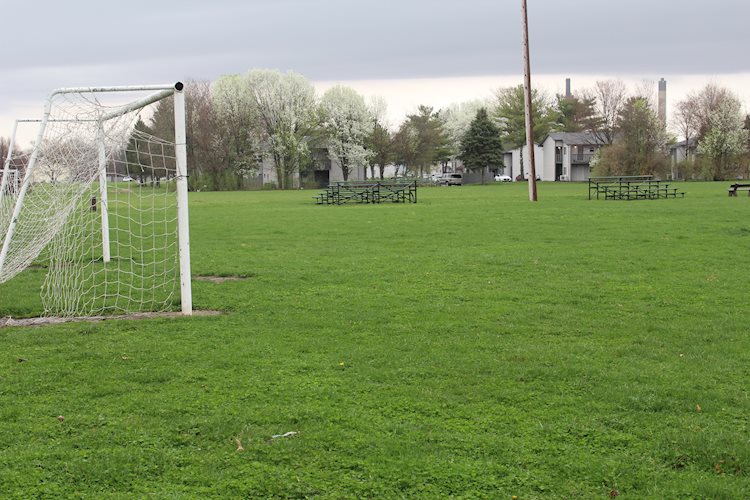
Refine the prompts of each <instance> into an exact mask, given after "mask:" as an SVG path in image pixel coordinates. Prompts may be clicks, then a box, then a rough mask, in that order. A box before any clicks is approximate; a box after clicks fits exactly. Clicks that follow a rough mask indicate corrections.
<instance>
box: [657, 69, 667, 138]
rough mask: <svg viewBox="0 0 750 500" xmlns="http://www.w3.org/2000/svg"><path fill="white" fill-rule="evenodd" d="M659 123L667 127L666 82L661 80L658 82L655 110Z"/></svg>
mask: <svg viewBox="0 0 750 500" xmlns="http://www.w3.org/2000/svg"><path fill="white" fill-rule="evenodd" d="M657 114H658V116H659V122H661V124H662V125H663V126H664V127H666V126H667V81H666V80H665V79H664V78H662V79H661V80H659V107H658V109H657Z"/></svg>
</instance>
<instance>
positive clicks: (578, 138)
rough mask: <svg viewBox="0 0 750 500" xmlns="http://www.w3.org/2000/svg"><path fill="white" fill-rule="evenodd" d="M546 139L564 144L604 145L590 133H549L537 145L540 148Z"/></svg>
mask: <svg viewBox="0 0 750 500" xmlns="http://www.w3.org/2000/svg"><path fill="white" fill-rule="evenodd" d="M548 138H552V139H554V140H556V141H562V142H563V143H564V144H576V145H578V144H604V141H603V140H601V139H600V138H599V137H597V136H596V135H595V134H592V133H591V132H551V133H549V134H548V135H547V137H545V138H544V139H543V140H542V142H540V143H539V145H540V146H541V145H542V144H543V143H544V141H546V140H547V139H548Z"/></svg>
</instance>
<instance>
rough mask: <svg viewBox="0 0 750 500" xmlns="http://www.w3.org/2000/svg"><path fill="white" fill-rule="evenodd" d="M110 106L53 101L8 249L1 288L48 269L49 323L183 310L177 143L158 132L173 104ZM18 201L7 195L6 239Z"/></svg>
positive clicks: (85, 96)
mask: <svg viewBox="0 0 750 500" xmlns="http://www.w3.org/2000/svg"><path fill="white" fill-rule="evenodd" d="M117 96H118V97H120V98H122V97H128V98H130V99H131V102H132V100H135V99H137V98H140V97H142V95H140V96H135V95H132V94H131V93H127V94H126V95H124V96H123V95H120V94H118V95H117ZM104 97H105V96H104V95H103V94H94V93H64V94H57V95H55V96H54V97H53V98H52V101H51V107H50V114H49V120H48V122H47V125H46V127H45V130H44V135H43V138H42V140H41V141H40V142H39V143H38V144H36V145H35V148H36V151H35V154H36V158H35V160H36V161H35V162H34V161H33V154H32V160H31V161H30V162H29V168H28V172H29V173H28V174H25V177H24V180H23V183H27V184H28V186H27V189H26V192H25V196H24V197H23V202H22V203H21V206H20V212H18V217H17V219H16V224H15V230H14V232H13V234H12V237H11V238H10V239H9V242H8V243H6V244H7V245H8V248H7V256H6V259H5V262H4V265H3V267H2V269H1V270H0V282H4V281H7V280H9V279H10V278H12V277H13V276H15V275H16V274H18V273H19V272H21V271H22V270H24V269H26V268H27V267H29V266H30V265H32V264H35V267H38V266H42V267H46V268H47V274H46V277H45V279H44V282H43V284H42V291H41V297H42V304H43V306H44V311H45V314H46V315H49V316H84V315H98V314H118V313H130V312H144V311H163V310H170V309H174V308H175V306H176V304H178V303H179V288H180V287H179V256H178V243H177V198H176V188H175V178H176V160H175V145H174V135H173V129H172V134H171V136H170V137H161V138H160V137H157V136H156V135H155V134H154V133H153V130H152V128H153V127H152V125H153V123H152V122H153V119H154V116H155V113H157V112H158V107H159V106H165V107H169V109H170V110H171V109H172V108H171V106H170V105H171V104H172V103H171V99H172V98H171V97H169V98H167V99H164V100H161V101H157V103H154V104H151V105H148V106H146V107H141V108H138V109H135V110H134V111H127V110H128V109H129V107H128V104H127V103H121V102H120V103H112V102H107V101H106V100H105V99H104ZM164 135H170V134H164ZM32 162H33V167H31V165H32ZM18 192H19V190H18V189H15V190H13V191H12V192H11V191H8V190H6V192H5V193H3V201H2V203H1V204H0V206H2V222H1V224H2V229H3V235H7V231H8V226H9V224H10V222H9V220H10V219H11V217H12V215H11V216H8V208H7V207H8V206H10V205H13V206H15V203H11V201H14V202H15V201H16V200H18V198H19V196H18ZM11 214H12V211H11ZM107 226H108V227H107ZM103 228H104V230H103ZM4 239H5V238H4ZM107 239H108V240H109V241H108V242H107ZM107 254H108V255H107ZM107 257H109V258H107Z"/></svg>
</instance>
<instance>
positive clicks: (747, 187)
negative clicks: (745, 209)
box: [729, 184, 750, 196]
mask: <svg viewBox="0 0 750 500" xmlns="http://www.w3.org/2000/svg"><path fill="white" fill-rule="evenodd" d="M737 191H747V194H748V196H750V184H732V185H731V186H729V196H737Z"/></svg>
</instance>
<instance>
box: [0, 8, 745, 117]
mask: <svg viewBox="0 0 750 500" xmlns="http://www.w3.org/2000/svg"><path fill="white" fill-rule="evenodd" d="M528 1H529V17H530V19H529V21H530V31H531V52H532V67H533V71H534V72H535V73H536V74H544V73H547V74H551V73H555V74H605V75H606V74H609V75H612V76H617V75H623V74H626V75H628V74H629V75H639V74H642V75H654V74H657V75H663V76H669V75H672V74H674V75H679V74H682V75H685V74H717V75H718V74H726V73H739V72H748V71H750V59H748V58H747V57H746V54H745V51H746V48H747V46H748V42H749V41H750V40H748V38H750V37H749V36H748V34H747V27H746V26H745V24H746V21H747V19H750V2H747V1H746V0H715V1H713V2H711V3H710V5H707V4H706V3H705V2H697V1H695V0H680V1H677V0H661V1H656V2H654V1H652V0H630V1H628V2H607V1H601V0H596V1H595V0H567V1H565V2H563V1H560V0H528ZM0 3H1V4H2V12H3V14H4V16H3V18H4V19H10V20H12V22H7V23H6V26H4V33H3V34H4V39H5V40H6V41H12V44H11V46H10V47H8V48H6V51H5V53H4V57H3V60H2V62H0V82H1V83H0V115H3V114H5V115H9V114H15V112H14V111H12V110H13V109H16V108H18V107H20V106H24V105H25V104H26V103H27V102H35V103H41V101H42V99H43V97H44V96H45V95H47V93H48V92H49V91H50V90H51V89H53V88H57V87H64V86H79V85H91V84H96V85H120V84H137V83H144V82H148V83H152V82H171V81H174V80H177V79H190V78H194V79H214V78H216V77H217V76H219V75H222V74H231V73H243V72H245V71H247V70H248V69H250V68H277V69H281V70H294V71H296V72H299V73H302V74H303V75H305V76H306V77H307V78H309V79H311V80H317V81H320V80H326V81H330V80H357V79H368V80H373V79H402V78H420V77H448V76H475V75H519V76H520V74H521V73H522V71H521V59H520V38H521V35H520V33H521V29H520V2H518V1H517V0H506V1H498V0H461V1H459V0H314V1H313V0H250V1H244V2H240V1H237V0H212V1H210V2H208V1H205V0H183V1H181V2H164V1H160V0H150V1H147V0H130V1H128V2H101V1H99V0H97V1H93V0H69V1H67V2H43V3H44V5H43V6H42V5H40V3H39V2H29V1H26V0H0ZM29 20H33V22H28V21H29Z"/></svg>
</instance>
